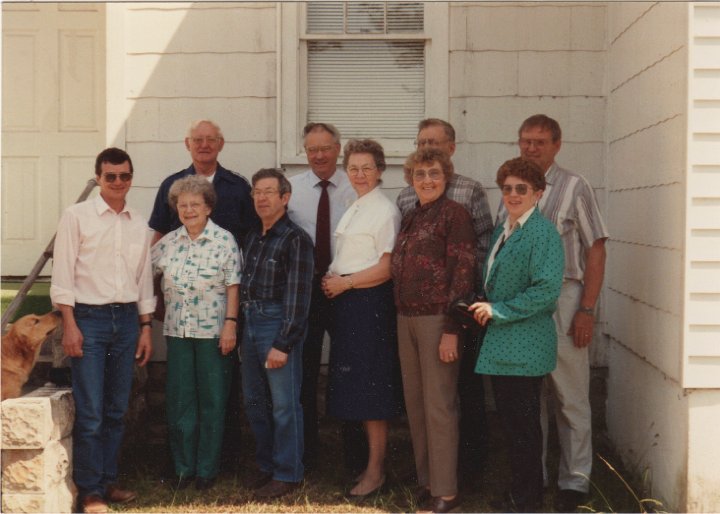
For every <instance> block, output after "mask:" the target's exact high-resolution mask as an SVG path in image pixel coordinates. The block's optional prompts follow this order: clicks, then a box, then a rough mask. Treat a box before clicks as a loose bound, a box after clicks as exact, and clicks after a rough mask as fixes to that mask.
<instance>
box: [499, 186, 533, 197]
mask: <svg viewBox="0 0 720 514" xmlns="http://www.w3.org/2000/svg"><path fill="white" fill-rule="evenodd" d="M513 187H514V189H515V192H516V193H517V194H519V195H520V196H524V195H526V194H527V193H528V191H529V190H530V189H532V188H531V187H530V186H528V185H527V184H515V186H511V185H509V184H506V185H504V186H503V187H501V188H500V189H501V190H502V194H503V196H510V195H511V194H512V192H513Z"/></svg>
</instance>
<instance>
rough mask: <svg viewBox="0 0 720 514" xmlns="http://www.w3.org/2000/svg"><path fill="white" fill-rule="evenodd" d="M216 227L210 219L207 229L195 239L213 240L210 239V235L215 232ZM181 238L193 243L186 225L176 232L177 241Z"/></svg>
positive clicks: (206, 225)
mask: <svg viewBox="0 0 720 514" xmlns="http://www.w3.org/2000/svg"><path fill="white" fill-rule="evenodd" d="M216 227H217V225H215V223H213V221H212V220H211V219H210V218H208V220H207V223H206V224H205V228H204V229H203V231H202V233H201V234H200V235H199V236H197V237H196V238H195V241H197V240H199V239H212V237H210V234H211V233H212V232H213V231H214V230H215V228H216ZM181 238H182V239H187V240H189V241H192V240H191V239H190V234H188V231H187V228H185V225H181V226H180V228H178V229H177V231H176V232H175V240H178V239H181Z"/></svg>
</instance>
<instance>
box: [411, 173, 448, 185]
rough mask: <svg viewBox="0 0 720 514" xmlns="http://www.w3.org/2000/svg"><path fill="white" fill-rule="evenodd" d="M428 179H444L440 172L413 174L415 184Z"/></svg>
mask: <svg viewBox="0 0 720 514" xmlns="http://www.w3.org/2000/svg"><path fill="white" fill-rule="evenodd" d="M426 177H428V178H430V180H440V179H442V178H443V172H442V171H440V170H430V171H428V172H427V173H426V172H425V171H415V172H413V180H414V181H415V182H422V181H423V180H425V178H426Z"/></svg>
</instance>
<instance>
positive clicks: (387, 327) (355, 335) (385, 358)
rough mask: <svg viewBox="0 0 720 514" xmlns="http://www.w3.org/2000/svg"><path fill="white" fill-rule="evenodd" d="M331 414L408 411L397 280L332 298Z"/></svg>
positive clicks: (375, 415)
mask: <svg viewBox="0 0 720 514" xmlns="http://www.w3.org/2000/svg"><path fill="white" fill-rule="evenodd" d="M332 309H333V328H334V330H333V338H332V341H331V344H330V367H329V370H328V388H327V413H328V414H329V415H331V416H335V417H337V418H340V419H345V420H376V419H390V418H394V417H396V416H398V415H400V414H401V412H402V379H401V377H400V364H399V359H398V351H397V325H396V323H397V320H396V315H395V304H394V300H393V286H392V281H391V280H388V281H387V282H385V283H383V284H380V285H379V286H375V287H369V288H364V289H350V290H349V291H345V292H344V293H343V294H341V295H340V296H338V297H337V298H335V299H334V300H333V301H332Z"/></svg>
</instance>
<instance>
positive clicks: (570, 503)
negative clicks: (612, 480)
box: [555, 489, 587, 512]
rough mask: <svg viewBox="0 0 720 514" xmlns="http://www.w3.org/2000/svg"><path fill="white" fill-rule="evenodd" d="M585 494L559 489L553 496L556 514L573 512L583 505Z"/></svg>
mask: <svg viewBox="0 0 720 514" xmlns="http://www.w3.org/2000/svg"><path fill="white" fill-rule="evenodd" d="M586 499H587V493H583V492H581V491H576V490H574V489H560V490H559V491H558V492H557V494H556V495H555V511H556V512H575V511H577V510H578V507H579V506H580V505H582V504H583V503H585V500H586Z"/></svg>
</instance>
